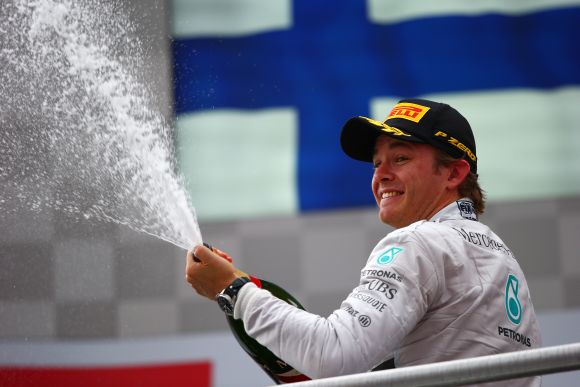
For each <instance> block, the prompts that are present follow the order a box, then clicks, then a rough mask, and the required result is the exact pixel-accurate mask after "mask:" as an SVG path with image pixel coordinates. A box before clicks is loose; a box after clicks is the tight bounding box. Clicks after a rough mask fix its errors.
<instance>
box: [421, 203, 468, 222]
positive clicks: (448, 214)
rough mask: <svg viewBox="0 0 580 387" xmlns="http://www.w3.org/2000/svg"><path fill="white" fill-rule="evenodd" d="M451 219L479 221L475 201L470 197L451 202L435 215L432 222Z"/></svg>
mask: <svg viewBox="0 0 580 387" xmlns="http://www.w3.org/2000/svg"><path fill="white" fill-rule="evenodd" d="M450 219H467V220H475V221H477V213H476V212H475V208H474V206H473V201H472V200H471V199H469V198H462V199H459V200H457V201H454V202H452V203H449V204H448V205H447V206H446V207H444V208H442V209H441V211H439V212H438V213H436V214H435V215H433V217H431V219H429V221H430V222H441V221H444V220H450Z"/></svg>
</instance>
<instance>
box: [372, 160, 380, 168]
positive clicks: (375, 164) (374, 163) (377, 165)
mask: <svg viewBox="0 0 580 387" xmlns="http://www.w3.org/2000/svg"><path fill="white" fill-rule="evenodd" d="M380 165H381V162H380V161H373V168H374V169H377V168H378V167H380Z"/></svg>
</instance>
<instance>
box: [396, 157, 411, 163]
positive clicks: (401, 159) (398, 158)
mask: <svg viewBox="0 0 580 387" xmlns="http://www.w3.org/2000/svg"><path fill="white" fill-rule="evenodd" d="M407 160H409V158H408V157H407V156H397V157H395V161H396V162H397V163H402V162H404V161H407Z"/></svg>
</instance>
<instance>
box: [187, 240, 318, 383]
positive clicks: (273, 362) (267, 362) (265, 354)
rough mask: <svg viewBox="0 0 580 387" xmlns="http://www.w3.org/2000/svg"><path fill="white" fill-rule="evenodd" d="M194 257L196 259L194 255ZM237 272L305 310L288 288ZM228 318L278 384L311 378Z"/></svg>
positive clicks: (244, 345)
mask: <svg viewBox="0 0 580 387" xmlns="http://www.w3.org/2000/svg"><path fill="white" fill-rule="evenodd" d="M204 245H205V246H206V247H207V248H209V249H210V250H212V251H213V252H214V253H216V254H217V255H219V256H220V257H222V258H224V259H225V260H227V261H228V262H232V258H231V257H230V256H229V255H228V254H227V253H225V252H224V251H222V250H220V249H218V248H216V247H213V246H211V245H209V244H207V243H204ZM194 259H196V258H195V257H194ZM236 274H237V275H238V277H246V278H248V279H250V281H252V282H253V283H254V284H256V286H258V287H259V288H262V289H265V290H267V291H269V292H270V293H272V295H273V296H274V297H277V298H279V299H281V300H282V301H285V302H287V303H288V304H290V305H293V306H295V307H297V308H300V309H302V310H304V307H303V306H302V304H301V303H300V302H299V301H298V300H297V299H296V298H294V296H292V295H291V294H290V293H288V292H287V291H286V290H284V289H282V288H281V287H280V286H278V285H276V284H274V283H272V282H269V281H265V280H262V279H259V278H256V277H253V276H251V275H249V274H247V273H244V272H243V271H241V270H237V271H236ZM226 319H227V321H228V325H229V326H230V329H231V331H232V333H233V334H234V337H235V338H236V340H237V341H238V343H239V344H240V346H241V347H242V348H243V349H244V351H246V353H247V354H248V355H250V357H251V358H252V359H254V361H255V362H256V363H257V364H258V365H259V366H260V367H261V368H262V369H263V370H264V371H265V372H266V373H267V374H268V375H269V376H270V377H271V378H272V380H274V382H275V383H276V384H285V383H294V382H302V381H306V380H310V378H309V377H308V376H306V375H304V374H303V373H301V372H300V371H297V370H296V369H295V368H294V367H292V366H291V365H290V364H288V363H286V362H285V361H284V360H282V359H280V358H279V357H278V356H276V355H274V354H273V353H272V352H270V350H269V349H268V348H266V347H264V346H263V345H261V344H260V343H258V342H257V341H256V340H254V339H253V338H251V337H250V336H249V335H248V334H247V333H246V330H245V328H244V323H243V322H242V321H241V320H235V319H234V318H233V317H231V316H228V315H226Z"/></svg>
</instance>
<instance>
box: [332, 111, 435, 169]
mask: <svg viewBox="0 0 580 387" xmlns="http://www.w3.org/2000/svg"><path fill="white" fill-rule="evenodd" d="M381 134H384V135H387V136H389V137H392V138H396V139H398V140H402V141H411V142H420V143H424V142H425V141H423V140H421V139H420V138H418V137H416V136H413V135H412V134H411V133H408V132H406V131H403V130H401V129H399V128H395V127H393V126H390V125H387V124H384V123H382V122H380V121H375V120H373V119H370V118H367V117H362V116H358V117H352V118H351V119H349V120H348V121H347V122H346V124H344V126H343V127H342V132H341V134H340V146H341V147H342V150H343V151H344V153H346V155H347V156H349V157H351V158H353V159H355V160H360V161H367V162H371V161H373V154H374V152H375V142H376V141H377V137H378V136H380V135H381Z"/></svg>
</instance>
